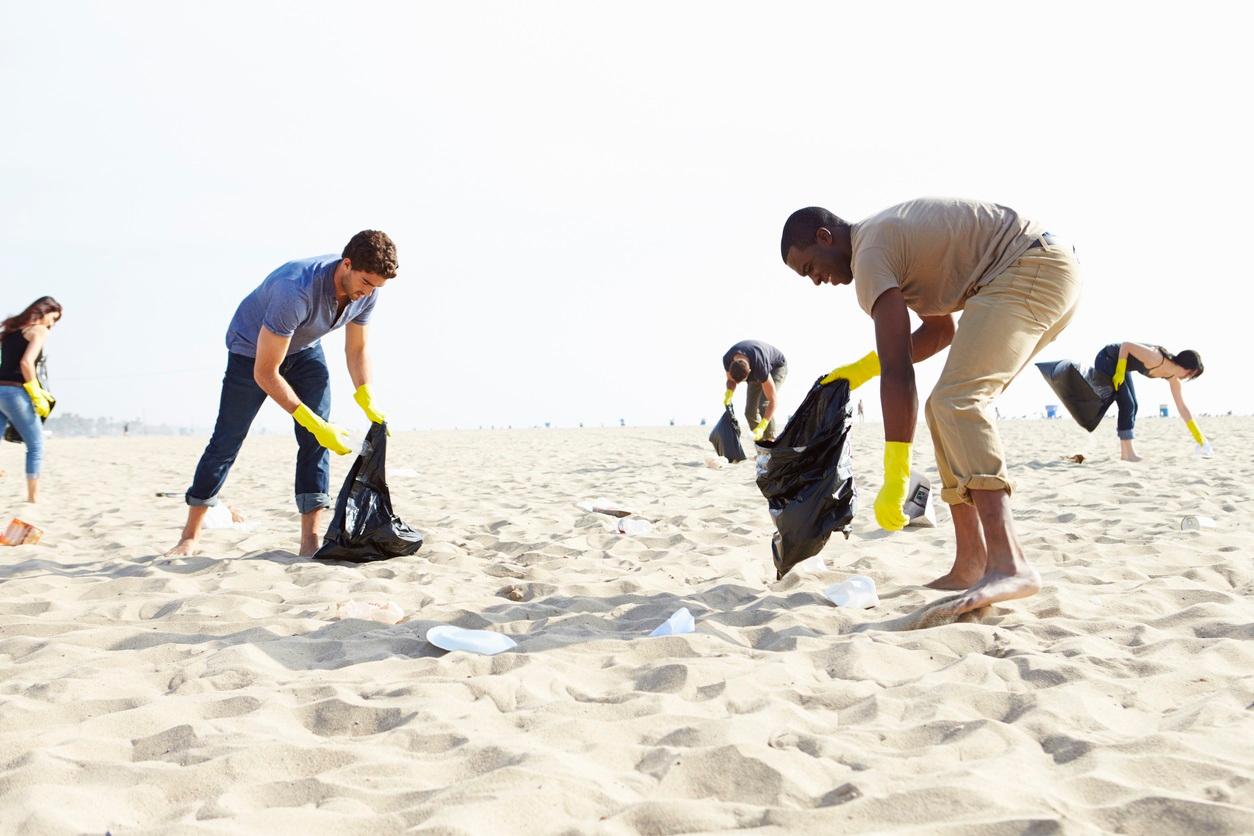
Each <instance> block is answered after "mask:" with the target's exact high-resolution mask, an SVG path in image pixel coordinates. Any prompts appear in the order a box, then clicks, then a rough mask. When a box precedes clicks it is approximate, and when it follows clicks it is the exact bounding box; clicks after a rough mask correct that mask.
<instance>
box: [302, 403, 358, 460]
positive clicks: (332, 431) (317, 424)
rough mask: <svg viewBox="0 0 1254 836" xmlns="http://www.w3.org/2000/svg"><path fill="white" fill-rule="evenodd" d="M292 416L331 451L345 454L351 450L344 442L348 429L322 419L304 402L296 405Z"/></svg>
mask: <svg viewBox="0 0 1254 836" xmlns="http://www.w3.org/2000/svg"><path fill="white" fill-rule="evenodd" d="M292 417H293V418H295V419H296V423H298V424H300V425H301V426H302V427H304V428H305V429H307V430H309V431H310V432H311V433H313V437H314V438H316V439H318V443H319V444H321V445H322V446H323V447H325V448H327V449H328V450H330V451H331V452H332V453H336V454H338V455H341V456H347V455H348V454H349V453H351V452H353V451H352V450H350V449H348V444H346V443H345V442H346V441H347V440H348V439H347V436H348V430H346V429H343V428H341V427H337V426H335V425H334V424H331V423H328V422H326V421H324V420H322V419H321V418H319V417H318V415H317V414H315V413H314V411H313V410H311V409H310V408H309V407H307V406H305V405H304V404H301V405H300V406H298V407H296V411H295V412H293V413H292Z"/></svg>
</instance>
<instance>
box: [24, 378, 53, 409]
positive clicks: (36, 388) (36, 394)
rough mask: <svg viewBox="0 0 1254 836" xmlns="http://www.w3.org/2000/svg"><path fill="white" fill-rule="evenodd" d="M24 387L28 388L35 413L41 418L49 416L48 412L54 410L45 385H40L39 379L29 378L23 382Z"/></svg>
mask: <svg viewBox="0 0 1254 836" xmlns="http://www.w3.org/2000/svg"><path fill="white" fill-rule="evenodd" d="M22 388H23V389H25V390H26V394H28V395H30V402H31V405H32V406H34V407H35V414H36V415H38V416H39V417H40V418H47V417H48V413H49V412H51V411H52V404H51V402H49V400H48V393H47V392H45V391H44V387H42V386H40V385H39V381H38V380H28V381H26V382H25V383H23V384H22Z"/></svg>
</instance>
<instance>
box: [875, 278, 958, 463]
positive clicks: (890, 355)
mask: <svg viewBox="0 0 1254 836" xmlns="http://www.w3.org/2000/svg"><path fill="white" fill-rule="evenodd" d="M871 317H872V318H873V319H874V320H875V350H876V353H878V354H879V358H880V408H881V410H882V411H883V413H884V440H885V441H904V442H907V443H909V442H911V441H913V440H914V424H915V421H916V420H917V418H918V414H919V399H918V393H917V391H916V390H915V386H914V365H913V362H914V358H913V356H912V352H913V345H912V340H911V335H910V312H909V311H908V310H907V309H906V302H905V299H904V298H902V295H901V290H900V289H898V288H892V289H891V290H887V291H885V292H884V293H883V294H881V295H880V298H879V299H877V300H875V307H874V308H872V309H871ZM925 327H926V323H925ZM920 330H923V329H920ZM925 335H927V334H926V333H925ZM947 344H948V343H946V345H947ZM936 350H937V351H939V350H940V349H939V348H937V349H936ZM932 353H935V352H932ZM927 356H930V355H927Z"/></svg>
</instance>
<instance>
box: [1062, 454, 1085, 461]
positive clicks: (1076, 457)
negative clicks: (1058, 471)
mask: <svg viewBox="0 0 1254 836" xmlns="http://www.w3.org/2000/svg"><path fill="white" fill-rule="evenodd" d="M1062 460H1063V461H1064V462H1071V463H1072V464H1084V454H1083V453H1076V454H1075V455H1074V456H1063V457H1062Z"/></svg>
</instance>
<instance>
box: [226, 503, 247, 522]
mask: <svg viewBox="0 0 1254 836" xmlns="http://www.w3.org/2000/svg"><path fill="white" fill-rule="evenodd" d="M227 510H228V511H230V512H231V522H233V523H236V524H237V525H238V524H239V523H242V522H243V521H244V515H243V513H242V512H241V511H240V510H239V509H238V508H236V507H235V506H234V505H228V506H227Z"/></svg>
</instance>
